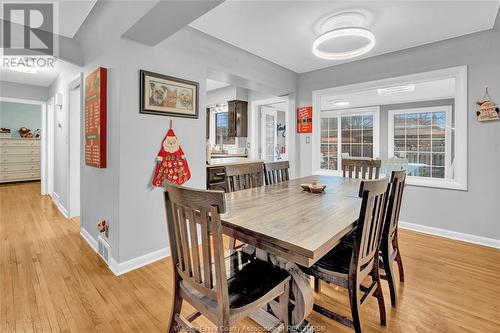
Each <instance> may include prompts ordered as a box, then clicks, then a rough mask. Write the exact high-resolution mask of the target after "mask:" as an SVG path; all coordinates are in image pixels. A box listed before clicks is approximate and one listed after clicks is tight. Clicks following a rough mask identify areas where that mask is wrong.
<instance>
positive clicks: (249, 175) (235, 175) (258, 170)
mask: <svg viewBox="0 0 500 333" xmlns="http://www.w3.org/2000/svg"><path fill="white" fill-rule="evenodd" d="M263 175H264V164H263V163H262V162H259V163H251V164H239V165H227V166H226V192H235V191H240V190H245V189H248V188H253V187H259V186H263V185H264V182H263Z"/></svg>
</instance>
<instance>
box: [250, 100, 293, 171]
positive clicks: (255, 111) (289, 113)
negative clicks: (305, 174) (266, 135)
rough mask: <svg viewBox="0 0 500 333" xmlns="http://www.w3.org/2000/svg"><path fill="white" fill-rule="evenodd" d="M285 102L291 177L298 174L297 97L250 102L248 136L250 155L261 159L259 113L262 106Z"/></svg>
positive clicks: (286, 141) (286, 139) (286, 144)
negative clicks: (296, 150)
mask: <svg viewBox="0 0 500 333" xmlns="http://www.w3.org/2000/svg"><path fill="white" fill-rule="evenodd" d="M282 102H285V105H286V110H284V111H285V122H286V138H285V146H286V149H287V153H286V154H287V157H288V160H289V161H290V178H294V177H295V175H298V174H299V173H298V170H299V169H298V161H296V159H295V149H296V135H295V128H296V124H295V112H294V110H295V98H294V96H293V95H287V96H280V97H272V98H266V99H262V100H257V101H251V102H249V108H248V109H249V110H250V114H249V115H248V122H249V124H250V125H251V126H250V129H251V131H250V132H249V136H248V142H249V143H250V150H249V156H250V158H253V159H259V126H260V124H259V114H260V112H259V111H260V107H261V106H264V105H268V104H276V103H282Z"/></svg>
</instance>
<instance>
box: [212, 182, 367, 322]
mask: <svg viewBox="0 0 500 333" xmlns="http://www.w3.org/2000/svg"><path fill="white" fill-rule="evenodd" d="M312 182H318V183H321V184H324V185H326V188H325V190H324V192H322V193H318V194H315V193H310V192H307V191H304V190H303V189H302V187H301V184H304V183H312ZM359 186H360V180H359V179H351V178H343V177H335V176H310V177H305V178H298V179H293V180H290V181H287V182H283V183H278V184H273V185H268V186H262V187H256V188H251V189H246V190H242V191H238V192H233V193H227V194H226V213H225V214H223V215H222V216H221V220H222V226H223V232H224V233H225V234H226V235H229V236H231V237H233V238H235V239H237V240H240V241H241V242H243V243H245V244H248V245H249V246H250V247H251V248H255V249H256V253H257V256H259V257H260V258H261V259H263V260H271V261H272V262H273V263H275V264H277V265H280V266H281V267H283V268H284V269H287V270H288V271H289V272H290V274H291V275H292V280H293V284H292V297H293V298H294V302H293V304H294V308H293V309H292V312H291V313H292V315H291V316H292V325H294V326H295V328H296V329H297V330H298V331H305V330H307V322H306V321H305V318H306V317H307V316H308V315H309V313H310V312H311V311H312V307H313V296H312V295H313V292H312V287H311V285H310V283H309V280H308V278H307V277H306V276H305V275H304V274H303V273H302V271H301V270H300V268H299V266H305V267H310V266H312V265H313V264H314V263H315V262H316V261H318V260H319V259H320V258H321V257H322V256H324V255H325V254H326V253H328V252H329V251H330V250H331V249H333V248H334V247H335V245H337V244H338V243H339V242H340V241H341V240H342V238H343V237H345V236H346V235H347V234H348V233H349V232H350V231H351V230H353V228H354V227H355V225H356V221H357V219H358V216H359V210H360V208H361V199H360V198H359V196H358V193H359ZM256 317H257V316H256ZM254 319H255V318H254ZM299 328H300V329H299Z"/></svg>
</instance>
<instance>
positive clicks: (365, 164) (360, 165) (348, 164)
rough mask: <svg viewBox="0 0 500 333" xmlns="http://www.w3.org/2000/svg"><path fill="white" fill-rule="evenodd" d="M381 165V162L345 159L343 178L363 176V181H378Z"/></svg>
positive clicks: (343, 162)
mask: <svg viewBox="0 0 500 333" xmlns="http://www.w3.org/2000/svg"><path fill="white" fill-rule="evenodd" d="M381 165H382V161H381V160H372V159H356V158H343V159H342V176H343V177H349V178H353V174H354V178H360V174H361V178H362V179H378V178H379V176H380V166H381Z"/></svg>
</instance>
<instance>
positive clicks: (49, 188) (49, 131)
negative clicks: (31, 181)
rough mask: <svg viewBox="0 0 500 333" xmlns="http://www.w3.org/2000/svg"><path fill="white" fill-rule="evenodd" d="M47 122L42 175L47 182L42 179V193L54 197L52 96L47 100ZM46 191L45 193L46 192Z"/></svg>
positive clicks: (43, 136)
mask: <svg viewBox="0 0 500 333" xmlns="http://www.w3.org/2000/svg"><path fill="white" fill-rule="evenodd" d="M46 104H47V107H46V110H47V111H46V115H45V122H43V125H42V126H44V130H42V140H44V142H45V146H46V147H47V148H46V149H45V159H44V158H43V156H44V154H43V153H42V161H44V162H43V163H42V170H43V172H42V177H45V179H46V182H45V186H43V184H44V182H43V181H42V194H48V195H50V196H51V197H52V199H53V198H54V195H53V192H54V112H55V100H54V97H51V98H50V99H49V100H48V101H47V103H46ZM44 191H45V193H44Z"/></svg>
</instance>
